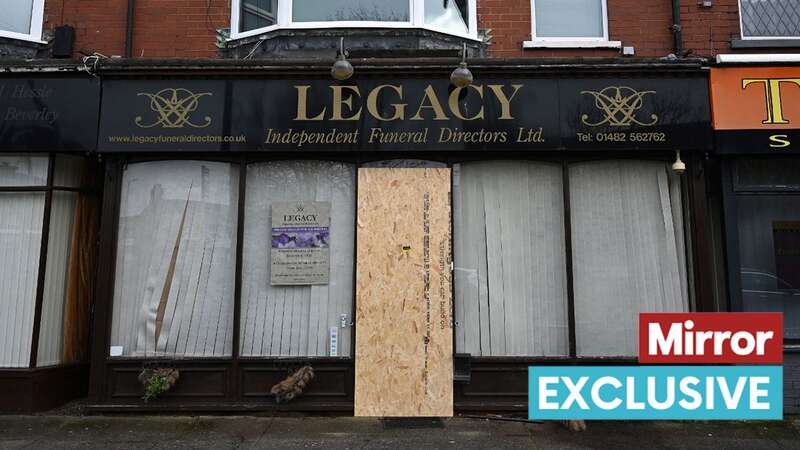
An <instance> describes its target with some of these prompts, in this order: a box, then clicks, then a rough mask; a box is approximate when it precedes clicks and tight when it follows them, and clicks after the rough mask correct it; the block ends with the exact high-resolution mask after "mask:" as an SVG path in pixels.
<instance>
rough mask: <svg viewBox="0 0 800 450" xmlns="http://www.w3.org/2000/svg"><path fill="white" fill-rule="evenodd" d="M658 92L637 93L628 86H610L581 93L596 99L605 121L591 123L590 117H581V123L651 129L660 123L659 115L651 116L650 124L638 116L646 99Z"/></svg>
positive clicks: (585, 115) (586, 115) (592, 125)
mask: <svg viewBox="0 0 800 450" xmlns="http://www.w3.org/2000/svg"><path fill="white" fill-rule="evenodd" d="M655 93H656V91H637V90H636V89H633V88H629V87H626V86H609V87H607V88H605V89H603V90H602V91H581V94H588V95H591V96H593V97H594V105H595V106H596V107H597V109H599V110H600V111H602V112H603V115H604V117H603V119H601V120H600V121H599V122H590V121H589V115H588V114H584V115H583V116H581V121H582V122H583V123H584V124H585V125H588V126H590V127H599V126H602V125H609V126H612V127H628V126H631V125H633V124H636V125H641V126H643V127H650V126H653V125H655V124H657V123H658V115H656V114H651V115H650V119H649V122H647V121H642V120H639V119H638V118H637V117H636V115H637V114H638V113H639V110H640V109H642V107H643V106H644V97H645V96H646V95H647V94H655Z"/></svg>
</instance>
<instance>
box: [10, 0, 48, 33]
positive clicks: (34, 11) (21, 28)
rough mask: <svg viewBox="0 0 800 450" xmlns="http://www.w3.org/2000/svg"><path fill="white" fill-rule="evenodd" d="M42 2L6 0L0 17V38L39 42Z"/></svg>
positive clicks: (42, 12)
mask: <svg viewBox="0 0 800 450" xmlns="http://www.w3.org/2000/svg"><path fill="white" fill-rule="evenodd" d="M43 16H44V0H7V1H5V2H4V3H3V14H2V15H0V37H8V38H13V39H23V40H28V41H40V40H41V38H42V20H43Z"/></svg>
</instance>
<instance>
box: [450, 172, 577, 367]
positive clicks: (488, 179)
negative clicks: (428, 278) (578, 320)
mask: <svg viewBox="0 0 800 450" xmlns="http://www.w3.org/2000/svg"><path fill="white" fill-rule="evenodd" d="M561 173H562V169H561V166H560V165H554V164H547V163H537V162H527V161H497V162H475V163H467V164H462V165H455V166H454V167H453V201H454V205H453V206H454V211H453V217H454V227H455V232H454V257H455V301H456V304H455V310H456V321H457V323H458V324H457V327H456V349H457V351H458V352H464V353H470V354H472V355H474V356H547V355H565V354H567V352H568V332H567V330H568V328H567V287H566V266H565V244H564V201H563V185H562V181H561V180H562V177H561Z"/></svg>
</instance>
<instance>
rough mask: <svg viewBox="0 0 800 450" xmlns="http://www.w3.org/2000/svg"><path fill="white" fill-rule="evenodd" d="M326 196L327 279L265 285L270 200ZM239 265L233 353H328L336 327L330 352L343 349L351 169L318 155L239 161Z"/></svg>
mask: <svg viewBox="0 0 800 450" xmlns="http://www.w3.org/2000/svg"><path fill="white" fill-rule="evenodd" d="M275 202H329V203H330V213H331V215H330V239H329V246H330V247H329V248H330V250H329V251H330V281H329V283H328V284H326V285H316V286H308V285H307V286H278V285H271V284H270V269H271V267H270V266H271V264H270V252H271V250H272V240H271V231H272V211H271V210H272V205H273V204H274V203H275ZM244 229H245V231H244V254H243V265H242V316H241V343H242V344H241V354H242V355H243V356H329V351H328V348H329V333H330V329H331V328H332V327H336V328H338V330H337V331H338V339H339V342H338V356H350V355H351V348H352V338H351V330H352V327H350V328H346V329H343V328H339V326H340V324H341V321H340V316H341V315H342V314H346V315H347V317H348V321H350V320H352V314H353V261H354V254H353V251H354V229H355V169H354V167H353V166H352V165H349V164H343V163H336V162H322V161H281V162H270V163H263V164H251V165H249V166H248V167H247V197H246V202H245V223H244Z"/></svg>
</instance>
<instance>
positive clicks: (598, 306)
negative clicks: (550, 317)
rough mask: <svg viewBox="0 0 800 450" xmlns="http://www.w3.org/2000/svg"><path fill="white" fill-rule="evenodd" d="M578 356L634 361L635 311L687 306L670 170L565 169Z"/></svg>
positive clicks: (607, 165)
mask: <svg viewBox="0 0 800 450" xmlns="http://www.w3.org/2000/svg"><path fill="white" fill-rule="evenodd" d="M569 176H570V180H569V181H570V211H571V221H572V261H573V262H572V264H573V280H574V290H575V333H576V347H577V353H578V356H635V355H636V354H637V353H638V345H637V344H638V323H639V320H638V314H639V312H680V311H685V310H686V309H687V307H688V304H689V299H688V287H687V279H688V278H687V270H686V267H687V264H686V250H685V243H684V228H685V227H684V223H683V208H682V201H681V188H680V179H679V178H678V176H677V175H675V174H674V173H673V172H672V171H670V170H669V169H668V168H667V165H666V164H664V163H660V162H648V161H601V162H586V163H577V164H573V165H571V166H570V171H569Z"/></svg>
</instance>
